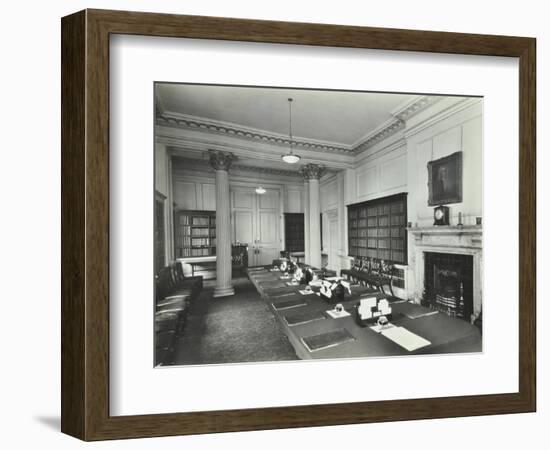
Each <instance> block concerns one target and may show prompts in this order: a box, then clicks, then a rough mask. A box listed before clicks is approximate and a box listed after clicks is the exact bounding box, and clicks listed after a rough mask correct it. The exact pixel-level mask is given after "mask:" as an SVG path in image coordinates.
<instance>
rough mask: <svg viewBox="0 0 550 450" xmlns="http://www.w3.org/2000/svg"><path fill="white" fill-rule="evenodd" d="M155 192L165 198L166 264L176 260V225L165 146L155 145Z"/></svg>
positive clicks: (170, 171)
mask: <svg viewBox="0 0 550 450" xmlns="http://www.w3.org/2000/svg"><path fill="white" fill-rule="evenodd" d="M155 190H156V191H158V192H160V193H161V194H162V195H163V196H164V197H165V199H164V243H165V249H164V257H165V264H169V263H170V262H171V261H172V260H173V258H174V223H173V217H174V215H173V209H172V200H173V195H172V162H171V159H170V155H169V154H168V151H167V149H166V146H165V145H163V144H159V143H156V144H155Z"/></svg>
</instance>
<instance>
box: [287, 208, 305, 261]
mask: <svg viewBox="0 0 550 450" xmlns="http://www.w3.org/2000/svg"><path fill="white" fill-rule="evenodd" d="M285 250H286V251H287V252H303V251H304V214H303V213H285Z"/></svg>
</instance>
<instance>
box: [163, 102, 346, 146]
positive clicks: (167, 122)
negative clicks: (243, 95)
mask: <svg viewBox="0 0 550 450" xmlns="http://www.w3.org/2000/svg"><path fill="white" fill-rule="evenodd" d="M156 122H157V125H161V126H166V127H175V128H182V129H195V130H200V131H203V132H205V133H215V134H222V135H228V136H232V137H238V138H241V139H248V140H254V141H264V142H269V143H271V144H275V145H280V146H283V147H289V146H290V139H289V138H288V136H286V135H282V134H277V133H271V132H269V131H265V130H258V129H255V128H248V127H243V126H241V125H236V124H232V123H229V122H222V121H216V120H212V119H205V118H202V117H196V116H189V115H184V114H177V113H172V112H163V113H161V114H157V116H156ZM292 147H293V148H294V149H299V148H304V149H311V150H315V151H320V152H329V153H341V154H348V155H352V154H353V149H352V148H351V147H349V146H346V145H338V144H334V143H332V142H323V141H317V140H314V139H304V138H293V139H292Z"/></svg>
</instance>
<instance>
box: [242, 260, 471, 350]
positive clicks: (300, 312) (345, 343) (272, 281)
mask: <svg viewBox="0 0 550 450" xmlns="http://www.w3.org/2000/svg"><path fill="white" fill-rule="evenodd" d="M247 274H248V277H249V279H250V281H251V282H252V283H253V284H254V286H255V287H256V289H257V290H258V292H259V294H260V296H261V297H262V299H263V300H264V301H265V302H266V303H267V305H268V306H269V308H270V310H271V311H272V313H273V314H274V316H275V317H276V319H277V320H278V322H279V325H280V326H281V329H282V330H283V332H284V333H285V334H286V336H287V337H288V339H289V341H290V343H291V344H292V346H293V347H294V350H295V351H296V355H297V356H298V357H299V358H301V359H333V358H361V357H376V356H378V357H379V356H399V355H411V354H422V353H424V354H426V353H439V352H440V351H438V348H439V347H441V348H445V352H449V348H451V350H450V352H452V351H453V350H452V342H453V341H460V340H462V339H465V338H471V337H472V336H474V339H475V335H476V334H479V332H478V330H477V328H476V327H474V326H472V325H470V324H469V323H467V322H465V321H462V320H458V319H455V318H451V317H448V316H447V315H445V314H441V313H437V311H432V310H430V309H429V308H425V307H423V306H420V305H417V304H414V303H410V302H407V301H403V300H400V299H397V298H389V297H387V296H386V295H385V294H383V293H381V292H379V291H376V290H372V289H369V288H367V287H364V286H360V285H352V286H351V295H350V294H349V293H347V292H346V296H345V297H344V300H343V301H339V302H338V303H341V304H342V306H343V307H344V310H345V311H346V312H348V313H349V315H346V316H345V317H338V318H333V317H332V315H331V311H333V310H334V306H335V303H336V302H329V301H327V300H325V299H324V298H322V297H321V296H320V295H319V292H318V291H319V288H317V287H313V288H312V293H308V294H307V295H303V294H302V293H300V291H305V287H306V286H305V285H292V284H291V283H290V282H291V280H290V279H286V278H284V276H283V274H282V273H281V272H280V271H277V270H275V269H274V268H272V267H271V266H269V267H267V266H262V267H251V268H248V269H247ZM289 284H290V285H289ZM367 297H376V298H377V299H383V298H386V299H387V300H388V302H389V303H390V306H391V308H392V320H391V326H393V327H392V329H389V330H385V331H383V332H381V330H380V329H376V328H371V326H374V325H376V323H372V324H369V325H368V326H362V325H359V324H358V323H357V322H356V320H355V317H356V311H355V308H356V306H357V305H359V302H360V299H361V298H367ZM344 314H345V313H344ZM449 344H451V346H450V347H449ZM479 351H481V338H480V337H479Z"/></svg>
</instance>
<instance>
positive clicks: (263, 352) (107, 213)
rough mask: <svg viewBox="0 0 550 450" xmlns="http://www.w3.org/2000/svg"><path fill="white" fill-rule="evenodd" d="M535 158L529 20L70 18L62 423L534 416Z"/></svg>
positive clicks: (74, 428)
mask: <svg viewBox="0 0 550 450" xmlns="http://www.w3.org/2000/svg"><path fill="white" fill-rule="evenodd" d="M289 67H292V70H290V69H289ZM494 161H499V172H498V173H495V172H496V171H490V170H488V169H487V168H488V167H491V166H492V164H493V162H494ZM535 169H536V164H535V40H534V39H532V38H524V37H505V36H486V35H468V34H457V33H441V32H431V31H414V30H394V29H379V28H363V27H346V26H338V25H319V24H303V23H286V22H270V21H254V20H240V19H227V18H216V17H196V16H176V15H166V14H153V13H134V12H122V11H102V10H86V11H81V12H78V13H75V14H73V15H71V16H67V17H65V18H63V20H62V233H63V236H62V243H63V248H62V431H63V432H65V433H67V434H70V435H73V436H76V437H79V438H81V439H84V440H101V439H118V438H131V437H147V436H166V435H181V434H196V433H211V432H224V431H238V430H259V429H273V428H285V427H287V428H288V427H304V426H321V425H335V424H346V423H366V422H378V421H395V420H411V419H421V418H440V417H457V416H466V415H484V414H499V413H513V412H530V411H534V410H535V405H536V394H535V392H536V391H535V387H536V386H535V372H536V370H535V369H536V366H535V362H536V341H535V335H536V333H535V322H536V315H535V300H536V292H535V278H536V268H535V242H536V236H535V221H534V220H533V219H534V217H535V188H534V187H535ZM503 197H505V198H507V202H508V204H513V205H516V206H517V207H516V208H515V209H514V213H513V214H512V217H510V218H509V220H507V221H502V220H501V215H502V214H501V211H500V210H499V204H498V202H496V201H495V199H501V198H503ZM443 205H448V206H445V207H444V208H445V214H444V215H445V220H444V221H442V222H441V223H439V224H437V225H434V211H433V208H432V207H431V206H442V207H443ZM482 217H483V225H482V223H481V218H482ZM503 242H506V243H507V245H506V247H503V245H502V243H503ZM511 261H512V264H510V262H511ZM503 275H505V276H503ZM503 279H506V282H505V283H503V281H502V280H503ZM182 380H183V381H182ZM342 380H348V381H349V385H347V381H346V382H344V383H342ZM228 386H231V388H230V389H228ZM335 386H338V388H335ZM205 393H208V395H205Z"/></svg>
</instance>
